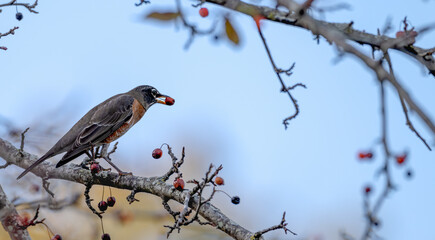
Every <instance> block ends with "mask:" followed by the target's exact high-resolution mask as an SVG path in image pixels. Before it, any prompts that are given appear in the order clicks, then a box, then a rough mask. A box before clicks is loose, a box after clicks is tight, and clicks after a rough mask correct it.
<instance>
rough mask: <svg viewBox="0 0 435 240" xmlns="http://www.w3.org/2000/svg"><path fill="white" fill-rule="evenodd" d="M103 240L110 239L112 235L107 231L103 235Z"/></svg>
mask: <svg viewBox="0 0 435 240" xmlns="http://www.w3.org/2000/svg"><path fill="white" fill-rule="evenodd" d="M101 239H102V240H110V235H109V234H108V233H105V234H103V235H102V236H101Z"/></svg>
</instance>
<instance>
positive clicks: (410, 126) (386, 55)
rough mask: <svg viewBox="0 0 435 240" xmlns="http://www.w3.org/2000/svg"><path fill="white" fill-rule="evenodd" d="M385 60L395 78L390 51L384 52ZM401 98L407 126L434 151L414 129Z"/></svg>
mask: <svg viewBox="0 0 435 240" xmlns="http://www.w3.org/2000/svg"><path fill="white" fill-rule="evenodd" d="M384 58H385V60H386V61H387V64H388V68H389V71H390V74H391V75H392V76H394V71H393V64H392V63H391V58H390V54H389V53H388V51H386V52H384ZM399 98H400V104H401V105H402V109H403V113H404V114H405V118H406V125H408V127H409V129H411V131H412V132H414V133H415V135H417V137H418V138H420V140H421V141H422V142H423V143H424V145H426V147H427V148H428V149H429V151H432V149H431V147H430V146H429V144H427V142H426V139H424V138H423V137H422V136H421V135H420V133H419V132H418V131H417V130H416V129H415V128H414V125H413V124H412V122H411V120H410V119H409V116H408V108H407V107H406V104H405V101H404V100H403V97H402V96H401V95H400V94H399Z"/></svg>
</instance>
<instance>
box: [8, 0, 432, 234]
mask: <svg viewBox="0 0 435 240" xmlns="http://www.w3.org/2000/svg"><path fill="white" fill-rule="evenodd" d="M339 2H340V1H320V0H319V1H316V3H317V4H318V5H317V6H322V5H323V6H329V5H332V4H334V3H339ZM347 2H348V3H349V4H350V5H351V6H352V10H351V11H339V12H334V13H330V14H327V15H326V20H328V21H332V22H350V21H351V20H353V21H354V22H355V23H354V27H355V28H357V29H360V30H362V29H364V30H366V31H368V32H372V33H375V32H376V29H377V28H382V27H383V25H384V23H385V21H386V19H387V17H391V20H392V24H393V31H392V32H390V34H389V35H390V36H393V35H394V33H395V32H396V31H398V30H399V25H400V21H401V20H402V19H403V17H404V16H408V19H409V20H410V21H411V23H412V24H413V25H414V26H415V27H416V28H417V29H418V27H421V26H426V25H427V24H429V23H433V22H435V18H434V17H433V10H434V9H435V3H434V2H433V1H404V0H400V1H391V0H390V1H375V0H368V1H347ZM134 3H135V1H109V2H107V1H73V2H71V1H70V2H66V1H44V0H41V1H40V2H39V6H38V8H37V11H39V12H40V14H37V15H35V14H29V13H28V11H27V10H25V9H20V11H21V12H23V14H24V19H23V20H22V21H21V22H18V21H17V20H16V19H15V8H7V9H4V10H3V12H2V13H1V14H0V32H6V31H8V30H9V29H10V28H11V27H13V26H19V27H20V29H19V30H17V31H16V34H15V35H14V36H7V37H4V38H2V39H0V46H6V47H8V50H7V51H6V52H5V51H0V66H1V70H0V71H1V73H0V83H1V85H0V86H1V88H0V103H1V104H0V114H1V115H2V116H4V117H6V118H8V119H10V120H12V121H13V122H14V123H15V124H16V126H18V127H21V128H25V127H27V126H29V125H31V124H32V123H34V122H35V121H45V122H46V123H47V124H50V123H52V122H53V121H56V120H57V121H59V119H61V121H62V122H61V124H62V130H61V132H62V133H64V132H66V131H67V130H68V129H69V128H70V127H71V126H72V124H73V123H74V122H75V121H77V120H78V119H79V118H80V117H81V116H82V115H84V114H85V113H86V111H88V110H89V109H90V108H91V107H93V106H95V105H96V104H98V103H100V102H101V101H103V100H105V99H106V98H108V97H110V96H112V95H115V94H117V93H121V92H125V91H128V90H130V89H131V88H133V87H135V86H137V85H142V84H149V85H152V86H154V87H156V88H157V89H158V90H159V91H160V92H162V93H164V94H168V95H170V96H172V97H173V98H174V99H175V100H176V102H175V105H174V106H171V107H167V106H162V105H155V106H153V107H152V108H151V109H150V110H149V112H147V114H146V115H145V117H144V119H142V121H141V122H139V123H138V124H137V125H136V126H135V127H134V128H133V131H130V132H128V134H126V135H125V136H124V137H122V138H121V139H120V144H119V150H118V152H117V155H118V156H121V155H122V156H123V158H122V159H119V161H122V164H121V166H122V168H123V169H125V170H127V171H133V172H135V173H140V174H142V175H144V176H154V175H161V174H162V173H163V172H162V171H163V170H162V169H166V168H167V167H168V163H169V162H168V160H166V161H165V160H162V161H160V160H159V161H156V160H154V159H152V158H151V152H152V150H153V149H154V148H156V147H158V146H160V145H161V144H162V143H163V142H167V143H169V144H171V145H172V146H173V147H174V150H175V151H178V152H180V151H181V147H182V146H186V153H187V162H186V166H185V167H186V168H188V167H193V166H192V164H193V163H192V162H190V163H189V157H191V158H196V160H198V161H200V162H201V163H202V164H201V165H200V166H196V168H197V169H199V170H198V171H200V172H205V170H206V168H207V166H208V164H209V163H214V164H223V165H224V170H223V171H222V174H221V176H222V177H224V179H225V182H226V185H225V187H224V188H223V189H225V190H227V191H228V192H229V193H230V194H232V195H239V196H240V197H241V204H240V205H238V206H235V205H232V204H231V203H230V202H229V201H228V199H226V198H225V197H224V196H218V197H217V198H216V199H215V200H214V204H216V205H217V206H218V207H220V208H222V210H223V211H224V213H226V214H227V215H228V216H229V217H230V218H232V219H233V220H235V221H236V222H238V223H239V224H241V225H242V226H244V227H246V228H248V229H249V230H251V231H257V230H260V229H263V228H266V227H269V226H271V225H275V224H278V223H279V221H280V219H281V216H282V212H283V211H287V220H288V222H289V228H290V229H291V230H293V231H295V232H296V233H298V236H297V237H291V236H285V235H284V234H283V233H282V232H276V233H273V234H270V236H277V237H279V238H280V239H282V238H283V237H284V236H285V239H304V238H309V239H314V238H315V237H316V236H317V237H322V239H338V237H339V233H340V231H346V232H347V233H349V234H351V235H353V236H355V237H357V238H359V237H360V235H361V233H362V231H363V229H364V227H365V219H364V218H363V212H362V194H361V192H362V188H363V186H364V185H365V184H366V183H371V184H372V185H374V191H375V194H376V193H379V192H380V190H381V186H382V187H383V185H382V183H381V181H380V180H382V179H377V178H375V173H376V170H377V169H378V168H379V167H380V166H381V164H382V162H383V159H382V158H380V157H376V158H375V161H373V162H372V163H371V164H361V163H360V162H359V161H357V159H356V155H357V152H358V151H360V150H367V149H373V150H375V152H374V153H375V155H376V156H381V155H382V151H381V149H380V148H379V144H377V141H378V139H379V136H380V115H379V111H380V107H379V106H380V104H379V88H378V83H377V81H376V80H375V78H374V75H373V74H372V73H371V72H370V71H368V70H367V69H366V68H365V67H363V66H362V65H361V63H360V62H359V61H358V60H356V59H355V58H353V57H345V58H343V59H341V61H339V63H338V64H334V60H335V59H336V57H337V52H336V50H335V48H334V47H331V46H330V45H329V44H328V43H326V42H325V41H324V40H323V39H322V40H321V41H320V45H317V44H316V42H315V41H314V40H312V39H313V36H312V35H311V34H310V33H308V32H307V31H306V30H301V29H297V28H294V27H289V26H285V25H282V24H277V23H272V22H265V23H264V24H263V29H264V35H265V36H266V38H267V42H268V43H269V46H270V48H271V51H272V54H273V56H274V57H275V61H276V63H277V64H278V66H280V67H282V68H286V67H288V66H290V64H291V63H292V62H296V68H295V70H294V74H293V76H291V77H289V78H285V81H286V82H287V83H289V84H291V83H296V82H302V83H304V84H306V85H307V87H308V89H297V90H295V91H293V94H294V96H295V97H296V98H297V100H298V102H299V104H300V110H301V113H300V115H299V116H298V117H297V118H296V119H294V120H293V121H291V122H290V126H289V128H288V130H284V127H283V125H282V123H281V122H282V119H284V118H285V117H287V116H288V115H290V114H292V113H293V107H292V105H291V103H290V101H289V100H288V98H287V96H286V95H284V94H280V92H279V90H280V85H279V82H278V79H276V76H275V74H274V72H273V70H272V67H271V65H270V62H269V60H268V58H267V55H266V52H265V50H264V48H263V45H262V42H261V40H260V38H259V36H258V33H257V32H256V27H255V24H254V22H253V21H252V19H251V18H250V17H247V16H245V15H242V14H239V13H232V12H229V11H228V10H226V9H223V8H220V7H217V6H214V5H211V4H205V5H204V6H205V7H208V8H209V11H210V16H209V17H207V18H201V17H199V15H198V13H197V11H198V9H195V8H192V7H190V4H191V3H193V2H186V1H185V2H184V3H185V5H184V10H185V12H186V14H188V15H189V20H190V21H191V22H195V23H197V24H199V25H200V26H202V27H204V28H207V27H208V26H210V25H211V23H212V21H213V20H214V19H218V18H220V17H221V16H222V14H225V13H231V19H232V20H233V22H234V25H235V27H236V29H237V30H238V32H239V34H240V38H241V41H242V43H241V47H240V48H235V47H233V46H232V45H231V43H230V42H229V41H228V40H223V41H220V42H218V43H216V42H215V41H214V40H213V37H212V36H208V37H197V38H195V40H194V42H193V44H192V45H191V47H190V48H189V49H188V50H187V51H186V50H184V49H183V46H184V44H185V41H186V40H187V38H188V34H189V32H188V31H187V30H185V29H183V28H178V30H177V29H176V28H175V27H174V25H173V24H158V23H156V22H152V21H143V16H144V15H145V14H147V13H149V12H152V11H155V10H168V9H169V10H171V9H172V10H174V9H175V5H174V2H173V1H167V0H163V1H152V4H150V5H146V6H141V7H135V6H134ZM265 4H266V3H265ZM221 24H222V22H221ZM179 26H181V25H179ZM434 39H435V33H434V32H432V33H429V34H426V35H424V36H422V37H421V38H418V39H417V45H418V46H420V47H427V48H429V47H433V46H434V43H435V41H434ZM358 47H360V46H358ZM360 48H362V47H360ZM364 49H365V51H367V52H369V48H367V47H366V48H364ZM392 57H393V63H394V67H395V71H396V74H397V75H398V76H399V79H400V81H401V82H402V83H403V85H405V86H406V87H407V89H408V90H409V91H410V93H411V95H412V96H413V97H414V98H415V99H416V101H417V102H418V103H419V104H421V106H422V107H423V109H424V110H426V111H427V112H428V113H429V114H430V116H431V117H432V119H435V109H434V103H435V95H434V90H435V79H434V77H433V76H429V75H427V74H426V71H424V70H422V68H421V67H420V65H419V64H416V62H415V61H414V60H412V59H410V58H408V57H406V56H405V55H404V54H400V53H395V52H392ZM387 94H388V99H387V101H388V130H389V135H388V138H389V140H390V144H391V148H392V150H393V151H394V152H396V153H398V154H399V153H402V152H403V151H405V150H408V151H409V159H408V160H409V162H407V164H406V166H405V167H397V165H395V164H393V165H392V166H393V179H394V182H395V183H396V184H397V187H398V191H396V192H394V193H393V194H391V196H390V198H389V199H388V200H387V201H386V202H385V205H384V207H383V208H382V210H381V212H380V219H381V224H382V228H381V229H380V231H379V235H380V236H382V237H385V239H395V240H401V239H434V238H435V236H434V233H433V224H434V216H435V204H434V203H435V188H434V187H435V174H433V173H434V171H435V162H434V153H433V152H429V151H428V150H427V149H426V147H425V146H424V145H423V144H422V143H421V142H420V140H419V139H418V138H416V137H415V135H414V133H412V132H411V131H409V129H408V127H407V126H406V125H405V119H404V116H403V112H402V111H401V107H400V102H399V100H398V99H397V96H396V93H395V92H394V91H391V88H390V87H389V86H388V91H387ZM58 115H60V116H58ZM62 119H63V120H62ZM412 119H413V120H414V124H415V126H416V127H417V129H419V130H420V132H421V134H422V135H423V136H424V137H426V139H427V140H428V141H429V143H431V144H432V145H433V143H434V141H433V137H432V136H431V134H430V132H429V131H428V130H427V129H426V128H425V127H424V126H423V125H422V124H421V122H420V121H419V120H418V118H417V117H416V116H415V115H412ZM28 134H29V139H31V138H32V136H31V134H32V131H30V132H29V133H28ZM33 137H34V138H35V139H45V140H44V141H42V142H41V143H43V144H47V145H50V144H53V143H54V141H55V139H53V138H51V137H50V136H33ZM47 139H48V140H47ZM47 149H48V147H47ZM408 168H412V169H413V171H414V177H413V178H412V180H411V181H408V180H407V179H405V178H404V174H405V170H406V169H408ZM155 169H159V170H158V171H156V170H155ZM202 169H203V170H202ZM7 171H12V168H10V169H9V168H8V170H7ZM14 171H16V172H17V174H18V172H19V170H17V169H16V170H14ZM3 174H4V173H3V172H0V176H1V175H3ZM184 177H185V178H188V177H187V176H184ZM195 177H198V176H195ZM0 178H1V177H0ZM0 182H1V180H0ZM9 191H11V189H9ZM120 199H121V198H120ZM122 200H124V199H123V198H122ZM162 228H163V226H162ZM172 238H173V239H177V237H176V236H173V237H172Z"/></svg>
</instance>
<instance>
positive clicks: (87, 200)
mask: <svg viewBox="0 0 435 240" xmlns="http://www.w3.org/2000/svg"><path fill="white" fill-rule="evenodd" d="M92 185H93V184H92V183H87V184H86V188H85V192H84V195H85V202H86V205H87V206H88V208H89V209H90V210H91V211H92V213H93V214H95V215H97V216H98V217H99V218H100V219H101V218H103V216H102V215H101V213H102V212H98V211H97V210H96V209H95V208H94V207H93V206H92V204H91V202H92V201H94V199H91V197H90V196H89V192H90V191H91V188H92Z"/></svg>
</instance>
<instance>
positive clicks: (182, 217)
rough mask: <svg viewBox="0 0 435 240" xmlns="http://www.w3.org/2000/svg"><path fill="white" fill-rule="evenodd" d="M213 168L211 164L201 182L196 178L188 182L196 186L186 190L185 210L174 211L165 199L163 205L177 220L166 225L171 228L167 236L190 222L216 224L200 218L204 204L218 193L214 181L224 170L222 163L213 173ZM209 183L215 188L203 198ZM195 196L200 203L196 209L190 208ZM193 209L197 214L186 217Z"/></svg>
mask: <svg viewBox="0 0 435 240" xmlns="http://www.w3.org/2000/svg"><path fill="white" fill-rule="evenodd" d="M212 170H213V164H210V166H209V169H208V171H207V172H206V174H205V177H204V178H203V179H202V181H201V182H199V181H197V180H195V179H193V180H191V181H188V183H193V184H195V185H196V186H195V187H194V188H193V189H192V190H191V191H188V192H186V194H185V199H184V203H183V210H182V211H181V212H174V211H172V210H171V208H170V207H169V205H167V201H166V199H163V206H164V207H165V209H166V210H167V211H168V213H169V214H171V215H172V216H173V217H174V220H175V223H174V225H173V226H168V225H165V227H167V228H169V230H168V233H167V237H169V236H170V234H171V233H172V232H173V231H174V230H178V232H179V231H180V227H181V226H187V225H189V224H192V223H193V222H198V223H199V224H201V225H212V226H216V225H215V223H211V222H202V221H201V220H200V219H199V213H200V210H201V207H202V206H204V205H205V204H207V203H209V202H210V201H211V199H212V198H213V197H214V195H215V193H216V188H215V186H214V183H213V178H214V177H215V176H216V175H217V174H218V173H219V171H220V170H222V165H220V166H219V167H218V168H216V169H215V170H214V172H213V173H212ZM209 185H213V190H212V192H211V194H210V196H209V197H208V198H207V199H203V191H204V189H205V188H206V187H208V186H209ZM193 197H197V199H198V204H197V207H196V208H195V209H193V208H189V202H190V199H191V198H193ZM193 210H194V211H195V214H194V215H193V216H192V217H191V218H190V219H187V218H186V217H187V216H188V215H189V214H190V213H191V212H192V211H193Z"/></svg>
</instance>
